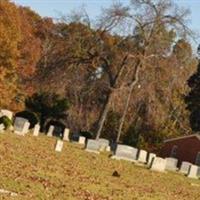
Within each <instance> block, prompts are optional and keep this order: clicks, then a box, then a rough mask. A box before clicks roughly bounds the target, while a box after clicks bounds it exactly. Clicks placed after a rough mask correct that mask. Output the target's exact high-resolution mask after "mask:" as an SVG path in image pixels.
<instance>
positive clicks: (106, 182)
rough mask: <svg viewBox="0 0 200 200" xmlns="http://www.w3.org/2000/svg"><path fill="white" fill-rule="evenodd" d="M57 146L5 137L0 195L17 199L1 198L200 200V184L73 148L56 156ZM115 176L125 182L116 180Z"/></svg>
mask: <svg viewBox="0 0 200 200" xmlns="http://www.w3.org/2000/svg"><path fill="white" fill-rule="evenodd" d="M55 142H56V139H55V138H48V137H46V136H39V137H33V136H31V135H27V136H25V137H23V136H17V135H15V134H12V133H6V134H0V189H6V190H9V191H12V192H16V193H18V196H16V197H11V196H10V195H5V194H0V199H29V200H30V199H34V200H37V199H48V200H51V199H52V200H57V199H58V200H136V199H145V200H150V199H152V200H153V199H155V200H160V199H161V200H163V199H169V200H171V199H180V200H184V199H185V200H186V199H187V200H188V199H189V200H193V199H194V200H197V199H200V181H199V180H191V179H188V178H186V177H184V176H183V175H179V174H173V173H166V174H162V173H156V172H152V171H149V170H148V169H145V168H143V167H139V166H135V165H133V164H131V163H129V162H126V161H116V160H112V159H109V157H108V154H106V153H105V154H100V155H96V154H93V153H88V152H85V151H84V150H83V149H82V148H83V147H81V146H80V145H78V144H72V143H68V142H65V144H64V149H63V151H62V152H61V153H57V152H55V151H54V146H55ZM114 170H117V171H118V172H119V173H120V174H121V177H120V178H117V177H113V176H112V173H113V171H114Z"/></svg>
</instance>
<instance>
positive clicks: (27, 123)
mask: <svg viewBox="0 0 200 200" xmlns="http://www.w3.org/2000/svg"><path fill="white" fill-rule="evenodd" d="M30 125H31V124H30V123H29V122H25V124H24V127H23V130H22V134H23V135H25V134H27V133H28V131H29V127H30Z"/></svg>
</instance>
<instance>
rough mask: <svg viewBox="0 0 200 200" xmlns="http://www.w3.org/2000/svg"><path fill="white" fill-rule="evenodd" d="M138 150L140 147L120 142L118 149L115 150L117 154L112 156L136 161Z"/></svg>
mask: <svg viewBox="0 0 200 200" xmlns="http://www.w3.org/2000/svg"><path fill="white" fill-rule="evenodd" d="M137 152H138V149H136V148H134V147H131V146H128V145H122V144H118V145H117V149H116V151H115V155H114V156H112V157H111V158H113V159H117V160H127V161H131V162H136V159H137Z"/></svg>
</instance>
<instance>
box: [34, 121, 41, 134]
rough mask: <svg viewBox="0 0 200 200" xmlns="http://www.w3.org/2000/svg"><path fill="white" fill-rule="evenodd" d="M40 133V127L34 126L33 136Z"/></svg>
mask: <svg viewBox="0 0 200 200" xmlns="http://www.w3.org/2000/svg"><path fill="white" fill-rule="evenodd" d="M39 132H40V125H39V124H36V125H35V126H34V129H33V136H38V135H39Z"/></svg>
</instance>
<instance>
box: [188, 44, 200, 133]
mask: <svg viewBox="0 0 200 200" xmlns="http://www.w3.org/2000/svg"><path fill="white" fill-rule="evenodd" d="M199 49H200V47H199V48H198V53H199ZM188 85H189V87H190V88H191V91H190V92H189V93H188V95H187V96H186V97H185V102H186V104H187V109H188V110H189V111H190V126H191V128H192V130H193V131H200V60H199V61H198V66H197V71H196V72H195V73H194V74H193V75H192V76H191V77H190V78H189V80H188Z"/></svg>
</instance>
